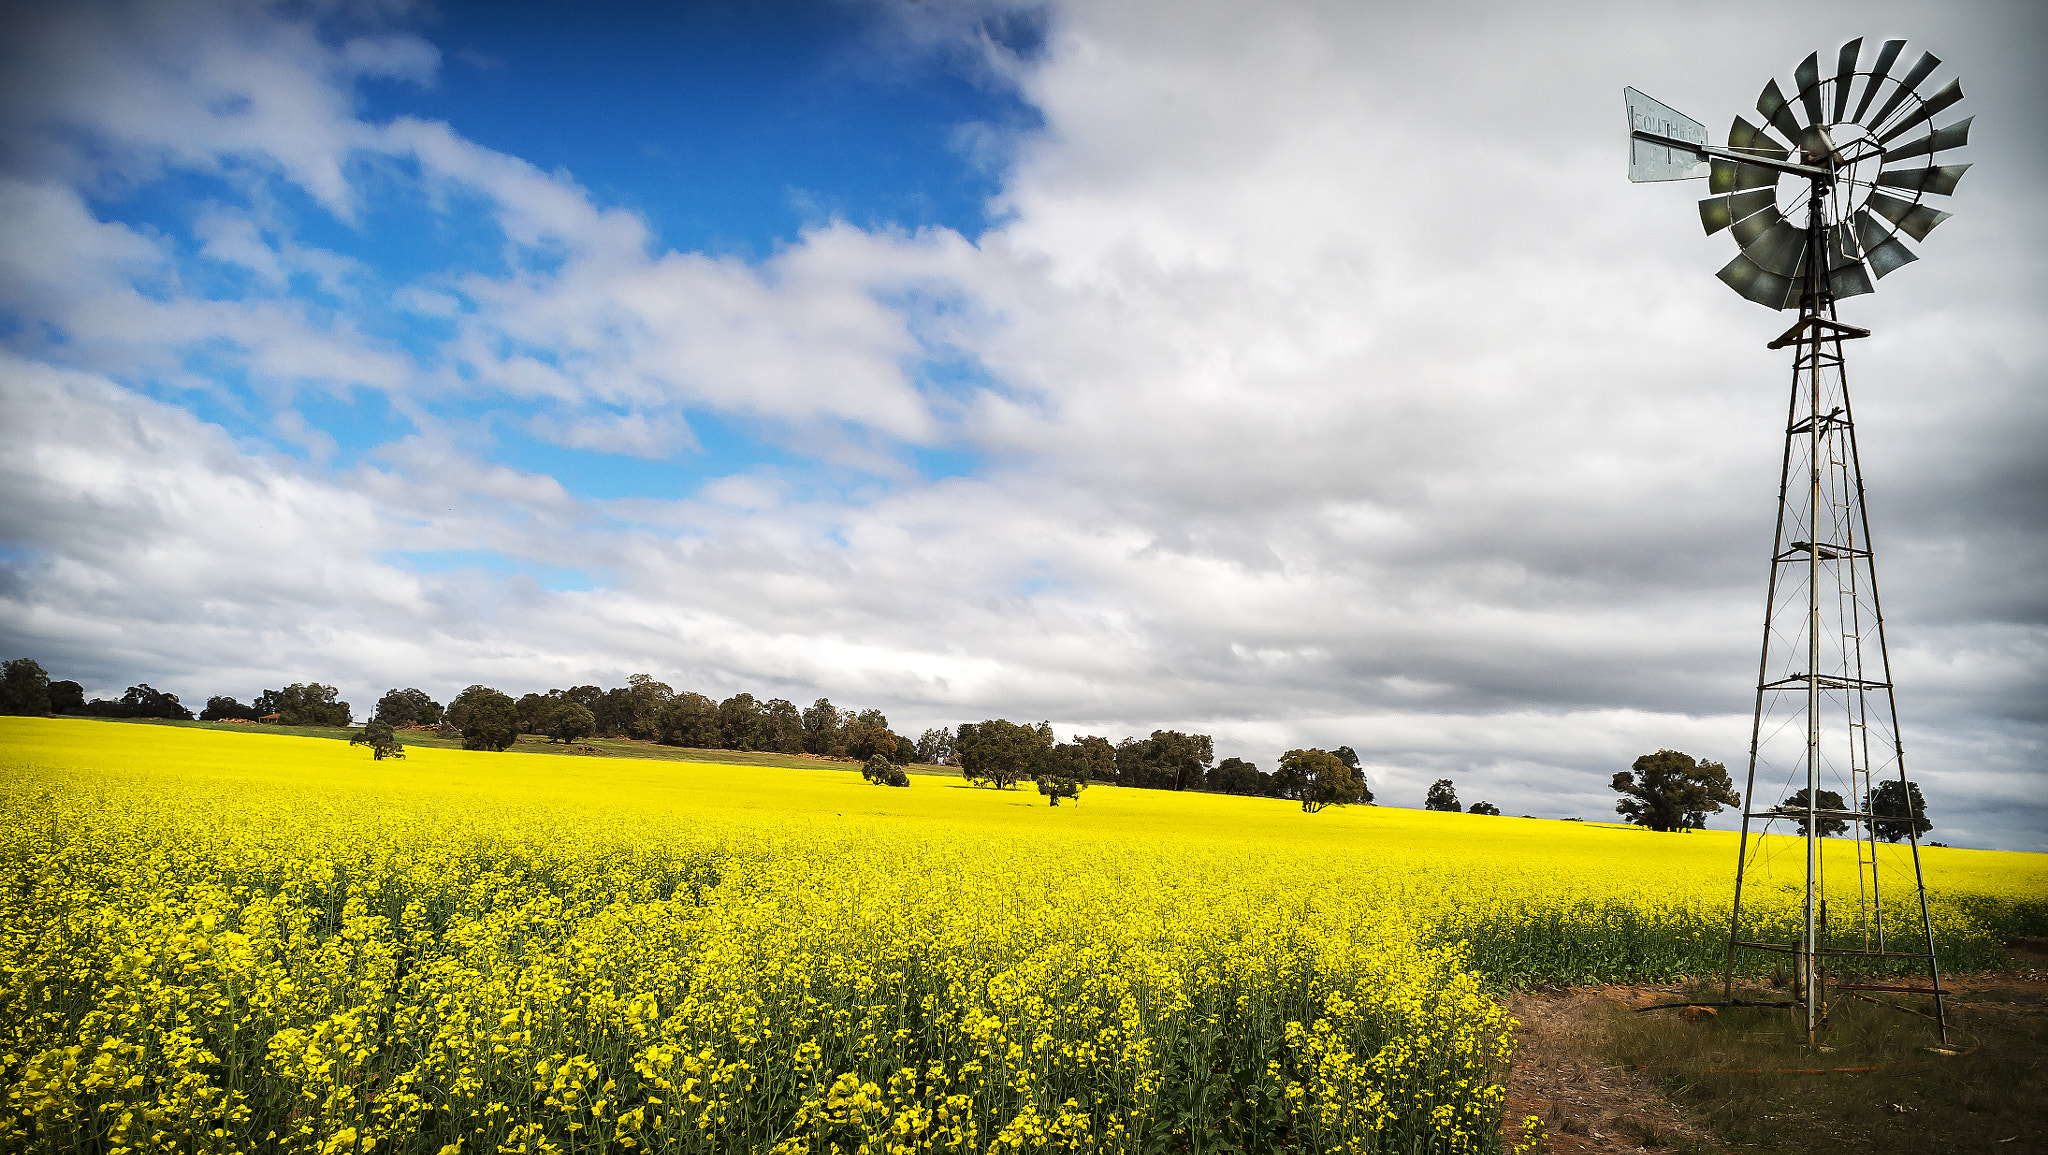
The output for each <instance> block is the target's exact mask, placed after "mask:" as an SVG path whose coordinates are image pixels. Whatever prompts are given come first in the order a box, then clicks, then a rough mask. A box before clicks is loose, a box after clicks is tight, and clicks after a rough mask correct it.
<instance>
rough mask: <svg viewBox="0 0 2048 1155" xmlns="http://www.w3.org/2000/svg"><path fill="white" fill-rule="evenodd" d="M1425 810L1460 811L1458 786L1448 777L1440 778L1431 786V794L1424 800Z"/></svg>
mask: <svg viewBox="0 0 2048 1155" xmlns="http://www.w3.org/2000/svg"><path fill="white" fill-rule="evenodd" d="M1422 808H1423V809H1424V810H1445V811H1449V812H1450V813H1452V814H1456V813H1457V812H1458V788H1457V787H1455V786H1453V785H1451V780H1450V779H1448V778H1439V779H1437V780H1436V782H1435V783H1433V784H1432V785H1431V786H1430V788H1429V795H1428V796H1427V797H1425V798H1424V799H1423V800H1422Z"/></svg>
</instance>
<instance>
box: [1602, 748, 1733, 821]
mask: <svg viewBox="0 0 2048 1155" xmlns="http://www.w3.org/2000/svg"><path fill="white" fill-rule="evenodd" d="M1611 785H1612V786H1613V788H1614V790H1615V792H1616V793H1619V794H1621V795H1622V796H1623V797H1622V800H1621V801H1619V802H1617V803H1615V804H1614V812H1615V813H1616V814H1619V815H1621V817H1622V819H1623V820H1624V821H1627V822H1632V823H1634V824H1635V825H1637V826H1647V827H1649V828H1650V829H1652V830H1660V831H1667V832H1668V831H1673V830H1700V829H1703V828H1705V826H1706V824H1707V815H1709V814H1712V813H1714V812H1716V811H1718V810H1720V809H1721V808H1722V807H1723V806H1740V805H1742V797H1741V796H1740V795H1738V794H1737V793H1735V784H1734V783H1733V782H1730V781H1729V780H1728V768H1727V767H1726V766H1723V765H1721V764H1720V763H1719V762H1696V761H1694V760H1693V757H1692V755H1690V754H1681V753H1679V752H1678V751H1676V750H1659V751H1657V752H1656V753H1655V754H1645V755H1643V756H1642V757H1640V758H1638V759H1636V760H1635V765H1634V766H1633V767H1631V768H1630V769H1629V770H1628V771H1625V772H1622V773H1619V774H1616V775H1615V776H1614V781H1613V783H1612V784H1611Z"/></svg>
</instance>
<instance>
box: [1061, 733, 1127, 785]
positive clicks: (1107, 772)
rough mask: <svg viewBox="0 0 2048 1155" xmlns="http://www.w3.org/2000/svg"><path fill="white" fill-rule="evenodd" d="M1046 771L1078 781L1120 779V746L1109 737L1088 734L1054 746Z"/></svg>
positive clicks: (1112, 780)
mask: <svg viewBox="0 0 2048 1155" xmlns="http://www.w3.org/2000/svg"><path fill="white" fill-rule="evenodd" d="M1046 772H1047V773H1050V774H1052V775H1054V776H1055V777H1059V778H1071V779H1073V780H1074V781H1076V782H1081V783H1089V782H1114V781H1116V747H1114V746H1112V745H1110V744H1109V739H1107V738H1098V737H1096V736H1095V735H1093V734H1086V735H1083V736H1081V737H1079V738H1076V739H1074V740H1073V741H1071V742H1061V743H1059V744H1058V745H1056V746H1054V747H1053V748H1052V753H1051V755H1050V757H1049V758H1048V759H1047V761H1046Z"/></svg>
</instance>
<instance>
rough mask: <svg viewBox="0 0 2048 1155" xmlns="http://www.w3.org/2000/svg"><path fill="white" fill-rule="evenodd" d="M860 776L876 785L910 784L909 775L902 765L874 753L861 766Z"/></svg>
mask: <svg viewBox="0 0 2048 1155" xmlns="http://www.w3.org/2000/svg"><path fill="white" fill-rule="evenodd" d="M860 776H861V777H862V778H865V779H867V780H868V781H869V782H872V783H874V784H875V785H877V786H908V785H910V775H908V774H905V773H904V772H903V767H901V766H898V765H897V764H896V763H894V762H891V761H889V759H888V758H887V757H885V756H883V755H881V754H876V755H874V756H873V757H871V758H869V759H868V760H867V762H866V763H864V764H863V765H862V766H861V768H860Z"/></svg>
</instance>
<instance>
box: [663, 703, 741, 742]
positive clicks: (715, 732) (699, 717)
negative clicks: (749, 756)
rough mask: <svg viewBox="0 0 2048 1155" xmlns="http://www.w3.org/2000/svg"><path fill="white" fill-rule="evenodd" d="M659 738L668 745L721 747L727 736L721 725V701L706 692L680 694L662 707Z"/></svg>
mask: <svg viewBox="0 0 2048 1155" xmlns="http://www.w3.org/2000/svg"><path fill="white" fill-rule="evenodd" d="M655 737H656V738H657V739H658V740H659V741H661V742H662V743H663V744H664V745H668V746H689V747H693V748H695V749H698V750H714V749H717V748H718V744H719V743H720V742H722V741H724V738H725V732H724V731H723V730H721V729H720V728H719V725H718V703H716V702H714V701H712V700H711V699H709V698H707V697H705V696H704V695H702V694H693V693H690V692H688V691H685V692H683V693H681V694H677V695H676V696H675V697H673V698H670V699H669V700H668V702H667V703H666V704H664V705H663V706H662V708H661V715H660V717H659V718H658V719H657V720H656V722H655Z"/></svg>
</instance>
